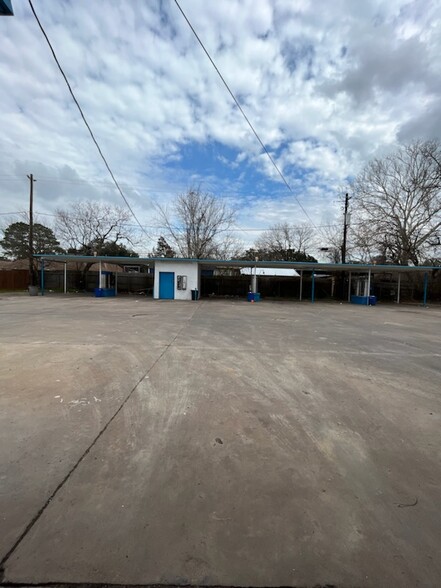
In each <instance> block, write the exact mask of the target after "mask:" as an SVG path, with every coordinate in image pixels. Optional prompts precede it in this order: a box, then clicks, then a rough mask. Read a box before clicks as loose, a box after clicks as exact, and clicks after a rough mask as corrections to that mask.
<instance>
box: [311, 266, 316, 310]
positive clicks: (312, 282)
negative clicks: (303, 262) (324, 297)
mask: <svg viewBox="0 0 441 588" xmlns="http://www.w3.org/2000/svg"><path fill="white" fill-rule="evenodd" d="M314 301H315V273H314V270H312V275H311V302H312V303H313V304H314Z"/></svg>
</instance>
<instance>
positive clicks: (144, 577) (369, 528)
mask: <svg viewBox="0 0 441 588" xmlns="http://www.w3.org/2000/svg"><path fill="white" fill-rule="evenodd" d="M0 327H1V329H0V348H1V353H0V559H1V560H2V569H3V572H2V582H3V583H6V584H19V583H21V584H40V585H44V584H46V583H60V584H68V583H77V584H81V583H84V584H106V583H108V584H119V585H152V584H171V585H189V584H191V585H206V586H208V585H212V586H219V585H222V586H295V587H300V586H307V587H309V586H311V587H312V586H326V585H332V586H335V587H339V588H341V587H363V588H365V587H369V588H379V587H385V588H386V587H387V588H389V587H391V586H400V587H415V586H421V587H435V586H439V584H440V578H441V561H440V557H439V553H440V550H441V510H440V504H441V492H440V490H441V465H440V464H441V461H440V457H441V449H440V448H441V427H440V424H441V423H440V414H441V410H440V409H441V401H440V399H441V379H440V376H441V351H440V349H441V347H440V343H441V328H440V327H441V309H439V308H438V309H436V308H427V309H426V308H420V307H416V306H415V307H404V306H403V307H398V306H395V307H392V306H390V307H382V306H377V307H372V308H365V307H357V306H351V305H347V304H342V305H339V304H314V305H313V304H310V303H308V302H305V303H270V302H264V303H261V304H249V303H246V302H243V301H211V300H207V301H200V302H169V301H153V300H147V299H142V298H139V299H138V298H122V297H121V298H117V299H93V298H80V297H69V296H68V297H62V296H45V297H38V298H31V297H18V296H17V297H12V296H10V297H8V296H4V295H3V296H2V297H0Z"/></svg>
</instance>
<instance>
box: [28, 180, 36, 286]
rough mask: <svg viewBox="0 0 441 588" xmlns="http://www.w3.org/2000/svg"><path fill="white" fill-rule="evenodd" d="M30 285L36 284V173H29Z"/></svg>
mask: <svg viewBox="0 0 441 588" xmlns="http://www.w3.org/2000/svg"><path fill="white" fill-rule="evenodd" d="M27 177H28V179H29V285H30V286H35V265H34V182H36V181H37V180H34V175H33V174H29V175H28V176H27Z"/></svg>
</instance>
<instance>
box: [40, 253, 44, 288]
mask: <svg viewBox="0 0 441 588" xmlns="http://www.w3.org/2000/svg"><path fill="white" fill-rule="evenodd" d="M40 288H41V295H42V296H44V259H42V260H41V274H40Z"/></svg>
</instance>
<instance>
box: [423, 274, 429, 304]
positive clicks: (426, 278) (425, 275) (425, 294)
mask: <svg viewBox="0 0 441 588" xmlns="http://www.w3.org/2000/svg"><path fill="white" fill-rule="evenodd" d="M428 282H429V276H428V274H427V272H425V274H424V295H423V306H427V284H428Z"/></svg>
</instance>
